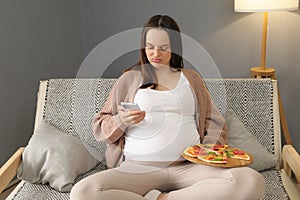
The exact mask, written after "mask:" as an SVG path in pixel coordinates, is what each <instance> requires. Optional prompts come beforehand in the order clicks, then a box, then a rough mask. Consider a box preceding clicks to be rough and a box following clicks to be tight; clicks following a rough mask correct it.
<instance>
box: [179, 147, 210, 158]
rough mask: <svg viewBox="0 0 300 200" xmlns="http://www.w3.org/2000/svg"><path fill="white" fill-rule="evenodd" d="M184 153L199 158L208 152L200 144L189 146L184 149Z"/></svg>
mask: <svg viewBox="0 0 300 200" xmlns="http://www.w3.org/2000/svg"><path fill="white" fill-rule="evenodd" d="M183 153H184V154H185V155H187V156H190V157H193V158H197V157H198V156H200V155H205V154H206V152H205V151H204V150H203V149H201V148H200V147H199V146H192V147H188V148H186V149H185V150H184V152H183Z"/></svg>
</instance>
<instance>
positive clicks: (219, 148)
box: [198, 144, 228, 155]
mask: <svg viewBox="0 0 300 200" xmlns="http://www.w3.org/2000/svg"><path fill="white" fill-rule="evenodd" d="M198 146H199V147H200V148H201V149H203V150H204V151H206V152H215V153H216V154H219V155H223V153H224V151H225V149H226V148H227V147H228V145H223V144H199V145H198Z"/></svg>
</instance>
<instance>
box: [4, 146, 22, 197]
mask: <svg viewBox="0 0 300 200" xmlns="http://www.w3.org/2000/svg"><path fill="white" fill-rule="evenodd" d="M24 149H25V148H24V147H21V148H19V149H18V150H17V151H16V152H15V153H14V154H13V155H12V156H11V157H10V158H9V159H8V161H7V162H6V163H5V164H4V165H3V166H2V167H1V168H0V180H1V182H0V193H1V192H2V191H3V190H5V188H6V187H7V185H8V184H9V183H10V181H11V180H12V179H13V178H14V177H15V175H16V174H17V169H18V167H19V165H20V163H21V160H22V153H23V151H24Z"/></svg>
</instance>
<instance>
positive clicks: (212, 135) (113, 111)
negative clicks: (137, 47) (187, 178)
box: [92, 69, 228, 168]
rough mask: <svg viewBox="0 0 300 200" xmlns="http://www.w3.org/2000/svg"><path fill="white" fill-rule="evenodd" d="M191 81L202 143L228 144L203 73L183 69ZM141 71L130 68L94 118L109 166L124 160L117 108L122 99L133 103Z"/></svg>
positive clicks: (123, 126) (219, 115)
mask: <svg viewBox="0 0 300 200" xmlns="http://www.w3.org/2000/svg"><path fill="white" fill-rule="evenodd" d="M181 71H182V72H183V74H184V76H185V77H186V78H187V80H188V81H189V83H190V87H191V88H192V91H193V94H194V98H195V99H196V101H195V103H196V122H197V128H198V133H199V137H200V141H201V143H206V144H207V143H213V144H215V143H218V144H227V143H228V131H227V127H226V123H225V120H224V118H223V117H222V115H221V114H220V112H219V111H218V109H217V108H216V106H215V105H214V104H213V103H212V100H211V98H210V94H209V92H208V90H207V89H206V87H205V83H204V82H203V80H202V78H201V76H200V75H199V74H198V73H197V72H195V71H192V70H188V69H181ZM141 79H142V76H141V72H140V71H137V70H130V71H127V72H125V73H123V74H122V76H120V78H119V79H118V80H117V81H116V83H115V84H114V86H113V88H112V90H111V92H110V94H109V96H108V99H107V101H106V103H105V104H104V106H103V108H102V110H101V111H100V112H99V113H97V114H96V115H95V116H94V118H93V120H92V128H93V133H94V136H95V138H96V140H97V141H104V142H105V143H107V144H108V146H107V149H106V153H105V158H106V163H107V166H108V167H109V168H113V167H116V166H118V165H119V164H120V163H121V162H122V161H123V147H124V143H125V137H124V136H125V132H126V127H125V125H124V124H123V123H122V122H121V121H120V118H119V115H118V112H117V107H118V105H120V103H121V102H122V101H125V102H133V99H134V96H135V94H136V92H137V90H138V88H139V87H140V85H141V83H142V80H141Z"/></svg>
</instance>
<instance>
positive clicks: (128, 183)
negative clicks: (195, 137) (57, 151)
mask: <svg viewBox="0 0 300 200" xmlns="http://www.w3.org/2000/svg"><path fill="white" fill-rule="evenodd" d="M152 189H158V190H160V191H162V192H169V200H202V199H205V200H257V199H260V198H261V197H262V196H263V194H264V191H265V180H264V178H263V176H262V175H261V174H259V173H258V172H256V171H255V170H253V169H251V168H248V167H240V168H226V169H225V168H219V167H209V166H205V165H200V164H194V163H190V162H183V163H179V164H173V165H169V166H164V165H162V164H155V163H144V162H132V161H125V162H123V163H122V164H121V165H120V167H118V168H114V169H109V170H106V171H102V172H99V173H97V174H94V175H91V176H88V177H87V178H85V179H83V180H81V181H80V182H78V183H77V184H75V185H74V187H73V188H72V190H71V200H146V199H145V198H144V197H143V196H144V195H145V194H146V193H147V192H148V191H149V190H152Z"/></svg>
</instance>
